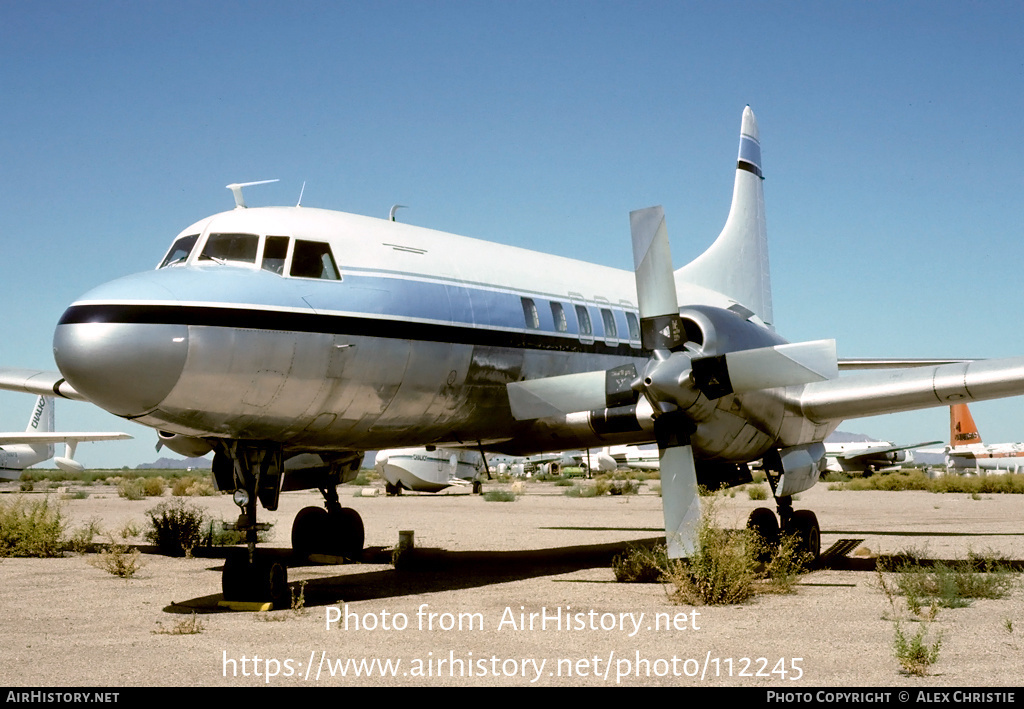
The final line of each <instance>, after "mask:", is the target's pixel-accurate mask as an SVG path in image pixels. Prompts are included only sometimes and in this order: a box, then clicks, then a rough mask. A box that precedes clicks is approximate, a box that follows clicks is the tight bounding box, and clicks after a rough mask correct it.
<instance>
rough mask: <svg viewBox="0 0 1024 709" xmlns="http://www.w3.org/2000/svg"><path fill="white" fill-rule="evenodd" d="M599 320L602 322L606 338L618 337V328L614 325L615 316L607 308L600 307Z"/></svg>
mask: <svg viewBox="0 0 1024 709" xmlns="http://www.w3.org/2000/svg"><path fill="white" fill-rule="evenodd" d="M601 321H602V322H604V336H605V337H606V338H608V339H613V338H618V336H619V329H618V328H617V327H615V316H614V315H612V311H610V310H608V308H601Z"/></svg>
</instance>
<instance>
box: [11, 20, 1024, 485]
mask: <svg viewBox="0 0 1024 709" xmlns="http://www.w3.org/2000/svg"><path fill="white" fill-rule="evenodd" d="M1022 20H1024V9H1022V8H1021V6H1020V4H1019V3H1012V2H986V3H966V2H957V3H945V2H934V1H933V2H900V3H864V2H829V3H812V2H773V3H763V2H750V3H748V2H725V3H718V2H715V3H712V2H700V3H698V2H678V1H677V2H665V3H662V2H628V3H627V2H621V3H618V2H595V1H593V0H588V1H587V2H558V3H552V2H528V1H527V2H523V1H517V2H504V3H502V2H372V3H368V2H361V3H343V2H325V3H319V2H300V3H283V2H174V3H170V2H141V3H140V2H92V3H82V2H61V1H53V2H45V3H33V2H23V1H11V0H0V65H2V66H4V67H5V69H4V71H3V72H2V73H0V92H2V96H3V98H4V110H3V111H2V112H0V125H2V130H0V244H2V245H3V256H2V258H0V308H2V311H0V312H2V315H3V330H2V333H3V335H2V337H0V366H14V367H29V368H44V369H49V368H53V367H54V365H53V360H52V354H51V351H50V348H51V340H52V333H53V326H54V325H55V323H56V321H57V319H58V318H59V317H60V315H61V313H62V312H63V310H64V308H65V307H67V305H68V304H69V303H71V302H72V301H73V300H74V299H75V298H76V297H78V296H79V295H81V294H82V293H84V292H85V291H87V290H88V289H90V288H91V287H93V286H95V285H97V284H99V283H102V282H104V281H106V280H110V279H112V278H115V277H117V276H120V275H124V274H127V273H131V272H135V271H141V270H145V269H149V268H152V267H154V266H155V265H156V263H157V262H158V261H159V259H160V258H161V256H162V255H163V253H164V251H165V250H166V248H167V246H168V245H169V243H170V241H171V239H172V238H173V237H174V235H175V234H177V233H178V231H180V230H181V229H183V228H184V227H185V226H187V225H188V224H191V223H192V222H194V221H196V220H198V219H200V218H202V217H204V216H207V215H208V214H211V213H214V212H218V211H222V210H225V209H229V208H230V207H231V206H232V204H233V202H232V200H231V195H230V193H229V192H228V191H227V190H226V189H224V185H226V184H228V183H230V182H239V181H249V180H259V179H267V178H279V179H280V180H281V181H280V182H279V183H276V184H274V185H268V186H266V187H260V188H255V189H254V190H252V191H250V192H249V193H248V199H249V201H250V204H294V203H295V201H296V200H297V199H298V195H299V191H300V189H301V188H302V184H303V182H306V190H305V195H304V197H303V204H304V205H307V206H316V207H326V208H332V209H339V210H343V211H350V212H357V213H361V214H370V215H379V216H385V215H386V214H387V211H388V209H389V207H390V206H391V205H392V204H394V203H401V204H405V205H409V207H410V208H409V209H407V210H405V211H403V212H402V213H401V218H402V220H403V221H406V222H409V223H413V224H417V225H421V226H427V227H431V228H435V229H441V230H445V231H452V232H456V233H459V234H464V235H467V236H474V237H479V238H483V239H489V240H492V241H497V242H501V243H507V244H515V245H517V246H523V247H526V248H532V249H537V250H543V251H548V252H553V253H557V254H561V255H567V256H573V257H579V258H584V259H586V260H590V261H595V262H599V263H603V264H607V265H613V266H620V267H623V268H630V267H631V254H630V247H629V223H628V213H629V211H630V210H632V209H637V208H640V207H645V206H649V205H652V204H663V205H664V206H665V210H666V215H667V220H668V226H669V231H670V234H671V237H672V249H673V255H674V260H675V261H676V265H677V266H679V265H682V264H683V263H684V262H686V261H687V260H689V259H691V258H693V257H695V256H696V255H697V254H699V253H700V252H701V251H702V250H703V248H704V247H705V246H707V244H709V243H710V242H711V241H712V240H713V239H714V237H715V236H716V235H717V234H718V232H719V230H720V229H721V226H722V224H723V223H724V220H725V216H726V212H727V210H728V204H729V199H730V196H731V188H732V179H733V169H734V164H735V157H736V149H737V144H738V132H739V124H740V116H741V113H742V110H743V107H744V105H746V104H750V105H751V106H752V108H753V109H754V111H755V113H756V114H757V117H758V121H759V124H760V130H761V142H762V151H763V157H764V171H765V177H766V182H765V195H766V207H767V214H768V234H769V240H770V249H771V259H772V277H773V286H774V299H775V317H776V324H777V326H778V329H779V331H780V333H781V334H782V335H784V336H785V337H786V338H787V339H789V340H791V341H799V340H809V339H818V338H824V337H834V338H836V340H837V343H838V349H839V354H840V356H845V357H868V356H872V357H881V356H893V357H928V356H973V357H1001V356H1012V355H1024V334H1022V331H1021V327H1020V326H1019V323H1020V322H1021V321H1022V319H1024V303H1022V298H1021V295H1020V289H1019V283H1020V282H1021V280H1022V278H1021V266H1022V264H1024V258H1022V257H1024V243H1022V242H1024V239H1022V238H1021V237H1022V236H1024V227H1022V220H1021V214H1020V213H1021V211H1022V210H1021V207H1022V201H1021V190H1022V187H1024V179H1022V176H1024V148H1022V147H1021V146H1022V142H1024V135H1022V131H1021V121H1022V116H1024V47H1022V43H1021V42H1020V37H1019V31H1020V27H1021V25H1022ZM31 406H32V401H31V398H30V397H28V396H26V395H16V394H9V393H3V394H0V430H21V429H23V428H24V426H25V422H26V420H27V417H28V412H29V409H30V408H31ZM972 410H973V411H974V414H975V418H976V420H977V422H978V424H979V427H980V428H981V431H982V435H983V437H984V438H985V439H986V440H989V441H991V442H997V441H1008V440H1022V439H1024V415H1022V414H1024V399H1021V398H1016V399H1010V400H1007V401H1005V402H998V403H995V402H993V403H982V404H975V405H974V406H973V407H972ZM57 418H58V426H59V427H60V428H63V429H65V430H71V429H77V430H81V429H87V430H88V429H97V430H126V431H128V432H130V433H133V434H134V435H136V436H137V439H136V440H135V441H132V442H129V443H106V444H83V445H82V446H81V447H80V451H79V459H80V460H81V461H82V462H84V463H85V464H86V465H91V466H114V467H120V466H121V465H135V464H136V463H138V462H140V461H146V460H151V459H152V458H153V457H155V453H154V452H153V444H154V441H155V436H154V434H153V433H152V432H151V431H149V430H148V429H145V428H142V427H140V426H137V425H134V424H129V423H126V422H123V421H121V420H119V419H117V418H115V417H113V416H109V415H106V414H103V413H101V412H98V411H97V410H95V409H93V408H92V407H89V406H87V405H85V404H80V403H73V402H59V403H58V414H57ZM841 428H842V429H843V430H848V431H857V432H862V433H866V434H869V435H873V436H876V437H881V438H889V439H896V440H899V441H901V442H914V441H923V440H932V439H945V438H946V436H947V431H948V413H947V411H946V410H944V409H935V410H931V411H927V412H919V413H910V414H899V415H892V416H886V417H880V418H872V419H864V420H859V421H849V422H847V423H845V424H844V425H843V426H842V427H841Z"/></svg>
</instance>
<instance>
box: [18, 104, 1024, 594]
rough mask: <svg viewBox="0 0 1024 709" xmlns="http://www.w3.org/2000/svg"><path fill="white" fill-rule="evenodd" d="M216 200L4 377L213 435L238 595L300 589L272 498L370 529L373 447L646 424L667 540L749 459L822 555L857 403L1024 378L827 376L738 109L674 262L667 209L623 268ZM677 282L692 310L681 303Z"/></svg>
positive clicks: (633, 436)
mask: <svg viewBox="0 0 1024 709" xmlns="http://www.w3.org/2000/svg"><path fill="white" fill-rule="evenodd" d="M243 187H244V185H231V186H230V188H231V189H232V191H233V192H234V193H235V203H236V208H235V209H234V210H232V211H229V212H224V213H221V214H216V215H214V216H211V217H207V218H206V219H203V220H201V221H199V222H197V223H195V224H193V225H192V226H190V227H188V228H186V229H185V230H184V231H182V232H181V233H180V235H179V236H178V237H177V238H176V239H175V240H174V242H173V244H172V245H171V247H170V250H169V251H168V252H167V254H166V256H165V257H164V259H163V260H162V261H161V262H160V264H159V265H158V267H157V268H156V269H155V270H153V271H149V272H145V273H140V274H136V275H132V276H127V277H125V278H122V279H119V280H115V281H112V282H110V283H107V284H104V285H101V286H99V287H97V288H95V289H94V290H92V291H90V292H89V293H87V294H85V295H84V296H82V297H81V298H80V299H79V300H77V301H76V302H74V303H72V304H71V306H70V307H69V308H68V309H67V311H66V312H65V313H64V315H63V316H62V317H61V319H60V322H59V323H58V324H57V327H56V331H55V333H54V357H55V360H56V363H57V366H58V368H59V369H60V372H59V373H58V372H39V371H34V370H33V371H25V370H7V371H4V372H0V386H3V387H5V388H10V389H15V390H20V391H32V392H35V393H56V394H58V395H61V396H66V397H69V398H76V399H82V400H85V401H91V402H93V403H94V404H96V405H98V406H100V407H102V408H104V409H106V410H107V411H110V412H112V413H114V414H116V415H118V416H121V417H124V418H126V419H131V420H133V421H137V422H139V423H142V424H145V425H148V426H151V427H153V428H155V429H157V430H159V431H162V432H163V441H164V445H167V446H168V447H170V448H172V449H173V450H177V451H179V452H182V451H184V450H187V451H188V452H189V454H194V452H195V451H198V450H205V451H210V450H212V451H213V452H214V462H213V469H214V476H215V478H216V482H217V485H218V487H219V488H220V489H221V490H228V491H230V490H234V491H235V493H234V494H235V500H236V502H237V504H238V505H239V506H240V507H241V509H242V514H241V515H240V517H239V527H240V528H242V529H244V530H245V533H246V538H247V540H248V553H247V554H242V555H239V556H238V557H232V558H230V559H228V562H227V563H226V564H225V568H224V572H223V577H222V582H223V587H224V595H225V597H226V598H244V597H250V598H251V597H252V596H257V597H269V598H272V599H274V600H276V601H281V602H285V601H286V599H287V597H288V589H287V569H286V567H285V566H284V565H283V564H281V563H280V562H278V561H275V560H270V559H267V558H265V557H264V556H262V555H258V554H257V553H256V552H257V550H256V513H257V500H259V502H260V503H262V505H263V506H264V507H265V508H267V509H271V510H273V509H276V507H277V505H278V498H279V494H280V492H281V491H283V490H293V489H300V488H318V489H320V490H321V492H322V494H323V496H324V499H325V508H318V507H309V508H306V509H304V510H302V511H301V512H300V513H299V515H297V517H296V519H295V522H294V524H293V527H292V542H293V546H294V547H295V548H296V550H297V552H298V553H300V554H301V553H305V552H308V551H311V550H330V551H333V552H334V553H337V552H341V553H347V554H350V555H357V554H359V552H360V550H361V548H362V543H363V525H362V520H361V519H360V518H359V515H358V514H357V513H355V512H354V511H353V510H351V509H346V508H342V507H341V505H340V503H339V500H338V495H337V490H336V485H337V484H339V483H340V482H343V481H345V480H348V479H351V478H353V477H354V476H355V474H356V469H357V468H358V465H359V462H360V460H361V459H362V456H363V453H362V451H365V450H380V449H384V448H400V447H409V446H421V445H435V446H438V447H467V448H473V449H478V450H486V451H497V452H503V453H506V454H509V455H530V454H534V453H542V452H545V451H557V450H565V449H568V448H578V449H586V448H600V447H604V446H608V445H617V444H629V443H644V442H650V441H657V444H658V448H659V453H660V456H659V457H660V467H661V477H662V497H663V506H664V512H665V525H666V538H667V541H668V544H669V552H670V554H672V555H673V556H676V557H678V556H685V555H687V554H689V553H691V552H692V550H693V548H694V545H695V543H696V542H695V539H694V525H695V524H696V521H697V518H698V516H699V500H698V497H697V494H696V480H697V475H698V474H700V475H701V476H703V477H711V478H719V479H722V480H729V481H731V480H737V479H742V478H743V477H744V473H746V477H749V470H748V469H747V464H748V463H749V462H750V461H753V460H757V459H763V460H764V461H765V469H766V471H767V473H768V476H769V479H770V481H771V484H772V490H773V492H774V495H775V500H776V507H777V511H778V517H776V514H775V512H773V511H772V510H769V509H767V508H761V512H759V513H758V515H757V517H756V521H755V522H756V524H755V526H758V527H759V528H763V527H765V526H774V527H776V528H777V527H778V526H779V525H780V523H781V527H782V528H784V529H787V530H793V531H794V532H796V533H797V534H799V535H800V537H801V539H802V540H803V544H804V547H805V548H806V549H807V550H809V551H810V552H811V553H817V551H818V545H819V538H820V529H819V526H818V522H817V518H816V517H815V515H814V513H813V512H812V511H810V510H798V511H794V509H793V506H792V499H793V498H792V495H793V494H795V493H798V492H800V491H802V490H806V489H808V488H810V487H811V486H813V485H814V484H815V483H816V482H817V481H818V476H819V473H820V470H821V468H822V466H823V464H824V457H825V446H824V444H823V441H824V439H825V437H826V436H827V435H828V434H829V433H831V432H832V431H833V430H835V428H836V427H837V426H838V424H839V423H840V421H842V420H843V419H845V418H855V417H860V416H872V415H877V414H882V413H890V412H895V411H904V410H912V409H920V408H926V407H932V406H947V405H949V404H950V403H951V402H956V401H974V400H982V399H990V398H996V397H1003V396H1011V395H1017V394H1021V393H1024V357H1022V358H1014V359H1007V360H988V361H977V362H968V363H957V364H945V365H932V366H924V367H916V368H909V369H902V370H897V371H895V372H893V371H883V372H879V371H873V370H868V371H865V372H858V373H855V374H851V375H849V376H843V377H842V378H840V377H839V376H838V366H837V359H836V352H835V343H834V341H819V342H803V343H796V344H790V343H787V342H786V341H785V340H784V339H783V338H782V337H781V336H779V335H778V334H777V333H776V332H775V330H774V327H773V325H772V323H773V317H772V300H771V288H770V278H769V268H768V250H767V235H766V230H765V220H764V202H763V191H762V169H761V152H760V142H759V136H758V129H757V124H756V121H755V118H754V114H753V112H752V111H751V110H750V109H749V107H748V108H747V109H746V110H745V111H744V113H743V119H742V126H741V135H740V148H739V160H738V162H737V166H736V172H735V181H734V190H733V199H732V206H731V209H730V212H729V216H728V219H727V220H726V224H725V227H724V229H723V230H722V233H721V234H720V235H719V237H718V239H717V240H716V241H715V242H714V243H713V244H711V246H710V247H709V248H708V249H707V251H705V252H704V253H703V254H702V255H701V256H700V257H698V258H697V259H696V260H695V261H693V262H692V263H690V264H688V265H686V266H684V267H682V268H680V269H679V270H677V271H675V272H673V270H672V261H671V255H670V250H669V242H668V235H667V231H666V227H665V220H664V214H663V211H662V209H661V208H660V207H654V208H649V209H643V210H639V211H636V212H633V213H632V214H631V215H630V226H631V231H632V236H633V253H634V271H633V272H630V271H625V270H619V269H615V268H609V267H604V266H597V265H592V264H587V263H583V262H580V261H576V260H572V259H567V258H561V257H555V256H548V255H544V254H540V253H536V252H530V251H526V250H523V249H519V248H515V247H511V246H503V245H498V244H494V243H488V242H485V241H479V240H475V239H469V238H465V237H460V236H455V235H452V234H446V233H441V232H437V231H432V230H429V229H423V228H418V227H414V226H410V225H407V224H403V223H399V222H395V221H392V220H389V219H372V218H368V217H362V216H357V215H352V214H344V213H339V212H333V211H327V210H321V209H312V208H308V207H298V206H297V207H266V208H252V209H248V208H246V207H245V202H244V200H243V199H242V189H243ZM680 303H682V304H683V307H682V308H680Z"/></svg>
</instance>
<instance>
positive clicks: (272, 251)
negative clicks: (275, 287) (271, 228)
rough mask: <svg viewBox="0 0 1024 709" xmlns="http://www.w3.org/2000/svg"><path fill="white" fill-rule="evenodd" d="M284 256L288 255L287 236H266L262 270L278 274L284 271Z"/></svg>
mask: <svg viewBox="0 0 1024 709" xmlns="http://www.w3.org/2000/svg"><path fill="white" fill-rule="evenodd" d="M286 256H288V237H287V236H268V237H267V243H266V244H264V246H263V265H262V266H261V268H262V269H263V270H264V271H270V272H271V273H277V274H279V275H280V274H282V273H284V259H285V257H286Z"/></svg>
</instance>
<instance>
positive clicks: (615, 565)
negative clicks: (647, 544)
mask: <svg viewBox="0 0 1024 709" xmlns="http://www.w3.org/2000/svg"><path fill="white" fill-rule="evenodd" d="M668 564H669V560H668V557H667V555H666V553H665V547H664V546H658V547H655V548H654V549H646V548H644V547H635V546H631V547H630V548H629V549H627V550H626V551H625V552H624V553H622V554H619V555H617V556H616V557H615V558H614V559H612V571H613V572H614V573H615V580H616V581H618V582H619V583H657V582H658V581H661V580H662V578H663V577H664V575H665V570H666V569H667V568H668Z"/></svg>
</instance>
